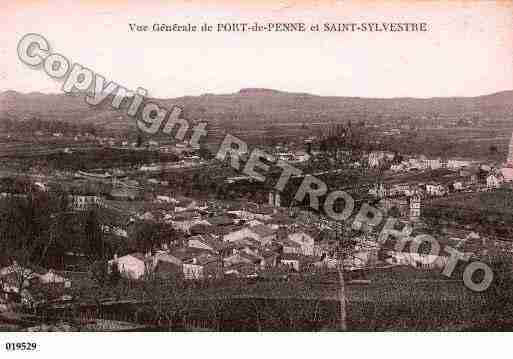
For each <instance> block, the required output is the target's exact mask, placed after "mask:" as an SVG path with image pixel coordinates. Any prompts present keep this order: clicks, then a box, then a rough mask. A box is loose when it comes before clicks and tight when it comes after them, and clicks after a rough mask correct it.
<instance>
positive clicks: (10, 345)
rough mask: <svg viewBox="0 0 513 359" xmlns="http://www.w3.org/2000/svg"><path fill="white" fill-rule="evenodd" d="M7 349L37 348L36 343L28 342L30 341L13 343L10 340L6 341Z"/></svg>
mask: <svg viewBox="0 0 513 359" xmlns="http://www.w3.org/2000/svg"><path fill="white" fill-rule="evenodd" d="M5 349H6V350H7V351H31V350H36V349H37V344H36V343H28V342H21V343H12V342H8V343H5Z"/></svg>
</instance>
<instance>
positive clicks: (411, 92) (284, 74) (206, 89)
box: [0, 0, 513, 98]
mask: <svg viewBox="0 0 513 359" xmlns="http://www.w3.org/2000/svg"><path fill="white" fill-rule="evenodd" d="M255 21H258V22H261V23H265V22H295V21H300V22H305V23H306V24H313V23H321V24H322V23H324V22H426V23H427V24H428V29H429V31H427V32H413V33H412V32H402V33H400V32H389V33H383V32H382V33H376V32H373V33H370V32H357V33H349V32H345V33H323V32H319V33H316V32H308V33H268V32H264V33H218V32H212V33H201V32H198V33H185V32H181V33H178V32H145V33H135V32H131V31H130V30H129V25H128V24H129V23H137V24H143V25H149V26H150V27H151V26H153V24H155V23H158V24H162V23H165V24H173V23H177V24H187V23H191V24H202V23H203V22H208V23H211V24H216V23H218V22H251V23H252V22H255ZM0 33H1V34H2V35H0V91H5V90H16V91H20V92H33V91H38V92H45V93H48V92H51V93H60V92H62V91H61V85H62V82H59V81H55V80H53V79H51V78H50V77H48V75H46V73H44V71H42V70H37V69H32V68H29V67H27V66H26V65H24V64H23V63H21V61H20V60H19V59H18V57H17V54H16V46H17V43H18V41H19V40H20V39H21V38H22V36H23V35H25V34H27V33H38V34H41V35H43V36H44V37H45V38H46V39H48V41H49V42H50V46H51V50H52V51H54V52H58V53H60V54H62V55H64V56H66V57H67V58H69V59H70V60H72V61H73V62H78V63H80V64H82V65H84V66H86V67H88V68H90V69H92V70H94V71H95V72H97V73H99V74H102V75H103V76H105V77H106V78H107V79H109V80H113V81H115V82H117V83H119V84H121V85H123V86H125V87H127V88H130V89H135V88H137V87H143V88H146V89H147V90H148V96H151V97H159V98H169V97H179V96H184V95H200V94H203V93H233V92H237V91H238V90H239V89H241V88H247V87H259V88H272V89H278V90H284V91H291V92H307V93H312V94H317V95H325V96H361V97H387V98H388V97H405V96H407V97H439V96H477V95H483V94H489V93H493V92H498V91H503V90H511V89H513V57H512V55H513V0H512V1H497V2H495V1H478V2H474V1H457V0H452V1H438V2H431V1H400V0H396V1H394V0H391V1H387V2H385V1H370V0H369V1H358V2H353V1H340V0H330V1H322V0H298V1H289V0H286V1H270V0H263V1H262V0H258V1H257V0H249V1H242V0H241V1H227V0H221V1H197V0H185V1H176V0H174V1H164V0H147V1H144V2H142V1H123V0H106V1H100V0H94V1H84V0H79V1H73V2H63V1H43V0H41V1H37V0H32V1H31V0H21V1H20V0H18V1H12V0H4V1H3V2H2V11H1V12H0Z"/></svg>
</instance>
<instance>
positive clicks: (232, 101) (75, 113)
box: [0, 88, 513, 128]
mask: <svg viewBox="0 0 513 359" xmlns="http://www.w3.org/2000/svg"><path fill="white" fill-rule="evenodd" d="M154 101H156V102H158V103H160V104H162V105H163V106H166V107H167V108H169V109H170V108H171V107H172V106H173V105H181V106H183V107H184V108H185V113H186V115H187V116H188V117H189V118H202V119H207V120H213V121H226V122H235V121H236V122H238V123H240V122H246V121H247V122H248V124H253V125H254V124H256V123H258V121H262V122H298V123H303V122H305V123H314V122H330V121H338V120H342V119H344V120H345V119H349V120H365V121H367V122H383V121H388V120H389V119H391V118H392V119H393V118H405V119H408V120H411V121H419V120H421V119H422V118H423V116H426V117H428V118H429V117H433V116H437V117H440V118H441V119H442V120H443V119H444V118H455V117H462V116H463V117H465V116H469V117H471V116H479V117H482V118H492V119H513V91H503V92H498V93H494V94H490V95H485V96H478V97H446V98H444V97H436V98H426V99H419V98H389V99H381V98H361V97H334V96H316V95H311V94H306V93H291V92H284V91H278V90H272V89H263V88H245V89H241V90H240V91H239V92H236V93H233V94H219V95H216V94H205V95H200V96H185V97H180V98H174V99H154ZM33 117H36V118H41V119H43V120H51V119H60V120H64V121H72V122H74V121H83V122H91V123H95V124H101V125H103V126H105V127H106V128H122V127H124V128H126V126H127V123H129V124H133V123H134V122H133V121H130V119H129V118H128V116H126V114H125V113H124V111H119V110H114V109H112V108H110V106H109V104H108V103H107V104H104V105H102V106H100V107H91V106H89V105H87V104H86V103H85V101H84V100H83V97H82V95H81V96H78V95H66V94H42V93H38V92H32V93H27V94H23V93H19V92H16V91H5V92H2V93H0V120H1V119H3V118H10V119H13V120H22V119H29V118H33ZM255 121H257V122H255Z"/></svg>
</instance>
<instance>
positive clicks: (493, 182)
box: [486, 173, 500, 189]
mask: <svg viewBox="0 0 513 359" xmlns="http://www.w3.org/2000/svg"><path fill="white" fill-rule="evenodd" d="M486 187H487V188H488V189H494V188H499V187H500V179H499V176H497V175H495V174H493V173H491V174H489V175H488V176H487V177H486Z"/></svg>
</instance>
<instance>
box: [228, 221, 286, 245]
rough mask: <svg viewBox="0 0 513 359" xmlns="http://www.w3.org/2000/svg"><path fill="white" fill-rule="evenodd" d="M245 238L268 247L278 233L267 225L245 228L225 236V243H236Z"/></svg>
mask: <svg viewBox="0 0 513 359" xmlns="http://www.w3.org/2000/svg"><path fill="white" fill-rule="evenodd" d="M243 238H252V239H254V240H256V241H258V242H260V244H262V245H268V244H270V243H271V241H273V240H275V239H276V231H275V230H274V229H272V228H271V227H269V226H266V225H256V226H252V227H243V228H241V229H239V230H236V231H234V232H230V233H228V234H225V235H224V236H223V241H225V242H234V241H237V240H241V239H243Z"/></svg>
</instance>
